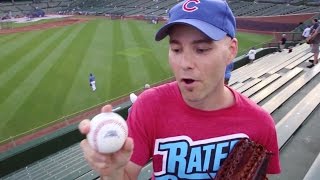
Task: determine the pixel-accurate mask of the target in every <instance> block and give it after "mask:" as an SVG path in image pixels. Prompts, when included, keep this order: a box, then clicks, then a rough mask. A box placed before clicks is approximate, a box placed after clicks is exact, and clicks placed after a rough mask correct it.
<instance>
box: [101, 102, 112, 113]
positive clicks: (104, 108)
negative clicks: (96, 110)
mask: <svg viewBox="0 0 320 180" xmlns="http://www.w3.org/2000/svg"><path fill="white" fill-rule="evenodd" d="M101 112H112V106H111V105H110V104H108V105H105V106H103V107H102V108H101Z"/></svg>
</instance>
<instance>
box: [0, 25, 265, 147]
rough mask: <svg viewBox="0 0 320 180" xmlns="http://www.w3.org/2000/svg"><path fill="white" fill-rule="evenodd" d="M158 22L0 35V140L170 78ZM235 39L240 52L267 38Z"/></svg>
mask: <svg viewBox="0 0 320 180" xmlns="http://www.w3.org/2000/svg"><path fill="white" fill-rule="evenodd" d="M159 26H161V25H153V24H149V23H146V22H141V21H110V20H106V19H97V20H92V21H89V22H87V23H81V24H75V25H71V26H66V27H62V28H54V29H49V30H43V31H34V32H25V33H19V34H11V35H1V36H0V42H1V43H0V47H1V48H0V117H1V121H0V141H2V140H5V139H7V138H9V137H10V136H15V135H17V134H21V133H24V132H26V131H28V130H30V129H33V128H37V127H39V126H41V125H43V124H47V123H50V122H52V121H55V120H57V119H59V118H61V117H63V116H66V115H69V114H72V113H75V112H78V111H81V110H83V109H86V108H88V107H91V106H94V105H96V104H99V103H102V102H105V101H107V100H109V99H113V98H116V97H119V96H122V95H128V94H129V93H130V92H132V91H134V90H136V89H140V88H141V87H142V86H143V85H144V84H145V83H149V84H152V83H155V82H158V81H161V80H163V79H166V78H168V77H171V76H172V73H171V71H170V68H169V65H168V62H167V56H168V55H167V54H168V52H167V46H168V42H167V40H164V41H161V42H158V43H156V42H154V34H155V32H156V30H157V29H158V28H159ZM238 39H239V44H240V48H239V49H240V51H241V49H247V48H248V47H251V46H253V45H256V44H259V43H261V42H265V41H266V40H268V39H270V36H261V35H257V36H255V35H252V34H249V33H244V34H242V33H238ZM90 72H92V73H94V74H95V76H96V81H97V91H96V92H92V91H91V89H90V86H89V82H88V75H89V73H90Z"/></svg>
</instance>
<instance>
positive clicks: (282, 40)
mask: <svg viewBox="0 0 320 180" xmlns="http://www.w3.org/2000/svg"><path fill="white" fill-rule="evenodd" d="M286 36H287V35H286V34H282V37H281V40H280V52H281V51H282V50H283V49H284V48H285V47H286V42H287V37H286Z"/></svg>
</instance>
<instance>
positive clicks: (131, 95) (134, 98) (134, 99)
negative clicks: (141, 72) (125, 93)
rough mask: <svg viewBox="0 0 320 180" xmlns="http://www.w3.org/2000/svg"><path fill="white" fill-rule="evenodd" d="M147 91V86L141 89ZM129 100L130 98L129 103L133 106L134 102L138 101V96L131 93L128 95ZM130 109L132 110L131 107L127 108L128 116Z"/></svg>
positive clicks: (148, 86) (148, 87)
mask: <svg viewBox="0 0 320 180" xmlns="http://www.w3.org/2000/svg"><path fill="white" fill-rule="evenodd" d="M147 89H150V85H149V84H145V85H144V87H143V90H147ZM129 98H130V101H131V103H132V105H133V103H134V102H136V100H137V99H138V96H137V95H136V94H135V93H131V94H130V95H129ZM131 108H132V106H131V107H129V108H128V114H129V113H130V111H131Z"/></svg>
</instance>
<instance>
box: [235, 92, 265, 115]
mask: <svg viewBox="0 0 320 180" xmlns="http://www.w3.org/2000/svg"><path fill="white" fill-rule="evenodd" d="M233 91H234V94H235V96H236V102H237V105H238V107H239V110H240V111H246V112H248V111H249V112H250V115H252V116H256V117H265V118H270V117H271V116H270V114H269V113H268V112H267V111H266V110H264V109H263V108H262V107H260V106H259V105H258V104H256V103H255V102H253V101H252V100H251V99H249V98H248V97H246V96H244V95H242V94H241V93H239V92H237V91H235V90H233Z"/></svg>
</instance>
